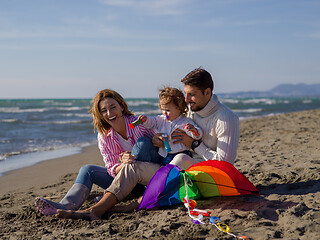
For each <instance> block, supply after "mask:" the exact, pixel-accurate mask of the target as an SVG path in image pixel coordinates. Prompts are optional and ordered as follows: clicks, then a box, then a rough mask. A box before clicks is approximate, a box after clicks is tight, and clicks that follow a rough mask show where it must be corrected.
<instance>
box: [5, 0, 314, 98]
mask: <svg viewBox="0 0 320 240" xmlns="http://www.w3.org/2000/svg"><path fill="white" fill-rule="evenodd" d="M319 13H320V1H319V0H28V1H26V0H1V1H0V98H92V97H93V96H94V95H95V94H96V93H97V92H98V91H99V90H101V89H104V88H111V89H115V90H117V91H119V92H120V93H121V94H122V95H123V96H124V97H126V98H128V97H156V96H157V88H159V87H161V86H162V85H171V86H176V87H182V85H181V83H180V79H181V78H182V77H184V76H185V75H186V74H187V73H188V72H189V71H191V70H193V69H194V68H196V67H199V66H202V67H203V68H205V69H207V70H208V71H209V72H210V73H211V74H212V75H213V77H214V80H215V92H216V93H222V92H234V91H248V90H269V89H271V88H272V87H274V86H276V85H277V84H280V83H293V84H295V83H301V82H304V83H309V84H312V83H320V14H319Z"/></svg>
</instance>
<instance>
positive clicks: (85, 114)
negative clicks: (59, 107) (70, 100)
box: [61, 113, 91, 118]
mask: <svg viewBox="0 0 320 240" xmlns="http://www.w3.org/2000/svg"><path fill="white" fill-rule="evenodd" d="M61 115H62V116H64V117H74V116H76V117H85V118H88V117H91V114H89V113H63V114H61Z"/></svg>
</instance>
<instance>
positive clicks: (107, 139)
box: [98, 115, 155, 177]
mask: <svg viewBox="0 0 320 240" xmlns="http://www.w3.org/2000/svg"><path fill="white" fill-rule="evenodd" d="M123 118H124V120H125V124H126V130H127V137H128V141H130V142H131V143H132V146H133V145H134V144H135V143H136V141H137V140H138V138H140V137H142V136H146V137H150V138H152V137H153V135H154V134H155V131H154V130H151V129H147V128H145V127H144V126H143V125H141V124H140V125H138V126H136V127H135V128H133V129H131V128H130V126H129V124H130V123H132V122H134V121H135V120H137V117H136V116H133V115H131V116H128V115H124V116H123ZM115 133H116V132H115V130H114V129H113V128H110V130H109V131H108V132H107V133H106V135H105V136H103V135H102V134H100V133H98V146H99V149H100V152H101V155H102V157H103V161H104V162H105V167H106V168H107V171H108V173H109V175H110V176H112V177H115V176H116V167H118V166H119V165H120V163H119V156H120V154H121V153H122V152H124V151H125V150H124V149H123V147H122V146H121V145H120V143H119V139H118V136H117V134H115Z"/></svg>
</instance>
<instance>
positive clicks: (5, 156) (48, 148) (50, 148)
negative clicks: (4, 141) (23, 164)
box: [0, 140, 96, 161]
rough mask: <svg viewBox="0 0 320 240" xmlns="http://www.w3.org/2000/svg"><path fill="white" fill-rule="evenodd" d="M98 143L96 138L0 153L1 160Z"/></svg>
mask: <svg viewBox="0 0 320 240" xmlns="http://www.w3.org/2000/svg"><path fill="white" fill-rule="evenodd" d="M95 143H96V140H94V141H91V142H89V141H88V142H82V143H70V144H60V145H50V146H34V147H29V148H27V149H23V150H19V151H12V152H9V153H2V154H0V160H2V161H3V160H7V159H8V158H10V157H13V156H17V155H22V154H28V153H34V152H46V151H55V150H60V149H67V148H73V147H81V148H83V147H87V146H90V145H93V144H95Z"/></svg>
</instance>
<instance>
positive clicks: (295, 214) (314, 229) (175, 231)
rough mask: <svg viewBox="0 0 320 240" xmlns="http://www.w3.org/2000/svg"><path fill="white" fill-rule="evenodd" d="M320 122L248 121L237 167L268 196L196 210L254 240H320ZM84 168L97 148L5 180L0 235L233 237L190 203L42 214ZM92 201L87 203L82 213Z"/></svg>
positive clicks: (209, 202) (220, 201)
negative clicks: (192, 213)
mask: <svg viewBox="0 0 320 240" xmlns="http://www.w3.org/2000/svg"><path fill="white" fill-rule="evenodd" d="M319 119H320V109H317V110H307V111H301V112H291V113H286V114H279V115H274V116H266V117H261V118H260V117H259V118H252V119H246V120H241V121H240V139H239V147H238V153H237V158H236V162H235V167H236V168H237V169H238V170H239V171H240V172H241V173H243V174H244V175H245V176H246V177H247V178H248V179H249V180H250V181H251V182H252V183H253V184H254V185H255V186H256V187H257V188H258V190H259V191H260V192H261V196H250V195H249V196H238V197H215V198H209V199H200V200H197V203H198V205H197V208H199V209H210V211H212V214H211V216H217V217H219V218H220V219H221V221H222V222H224V223H226V224H228V226H229V227H230V232H231V233H235V234H237V235H245V236H247V237H248V238H250V239H258V240H260V239H261V240H262V239H278V238H279V239H306V240H308V239H318V238H319V237H320V234H319V233H320V175H319V169H320V159H319V156H320V146H319V143H320V129H319V126H318V125H319ZM85 164H97V165H103V160H102V157H101V155H100V152H99V149H98V147H97V146H89V147H85V148H84V149H83V151H82V152H81V153H80V154H76V155H71V156H68V157H62V158H58V159H51V160H46V161H43V162H40V163H38V164H35V165H33V166H31V167H27V168H22V169H18V170H14V171H12V172H10V173H8V174H6V175H5V176H2V177H0V194H1V195H0V196H1V197H0V229H1V230H0V238H1V239H10V238H11V239H13V238H16V239H41V238H43V239H71V238H74V239H78V238H86V239H128V238H130V239H143V238H147V239H178V240H179V239H185V237H188V238H190V239H230V236H229V235H227V234H225V233H223V232H220V231H219V230H217V229H216V228H215V227H214V226H212V225H210V224H202V225H196V224H193V223H192V222H191V221H190V217H189V216H188V214H187V213H186V210H185V208H184V207H183V205H175V206H171V207H164V208H160V209H152V210H142V211H139V212H137V211H133V212H129V213H115V212H113V213H112V212H110V213H108V214H106V216H104V219H103V220H102V221H91V222H88V221H85V220H70V219H68V220H66V219H56V218H55V217H54V216H43V215H41V214H40V213H39V212H38V210H37V209H36V207H35V206H34V199H35V197H38V196H41V197H45V198H48V199H51V200H53V201H59V200H60V199H61V198H62V197H63V196H64V195H65V193H66V192H67V191H68V189H69V188H70V186H71V185H72V184H73V183H74V181H75V179H76V177H77V173H78V170H79V168H80V167H81V166H83V165H85ZM97 193H99V194H101V193H103V190H102V189H101V188H98V187H94V188H93V190H92V194H91V196H90V199H91V198H92V195H94V194H97ZM130 201H131V199H126V200H125V201H124V202H122V203H119V204H127V203H130ZM93 204H94V203H93V201H92V200H88V201H86V202H85V203H84V206H83V208H87V207H89V206H92V205H93ZM205 220H206V221H207V220H208V219H205Z"/></svg>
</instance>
